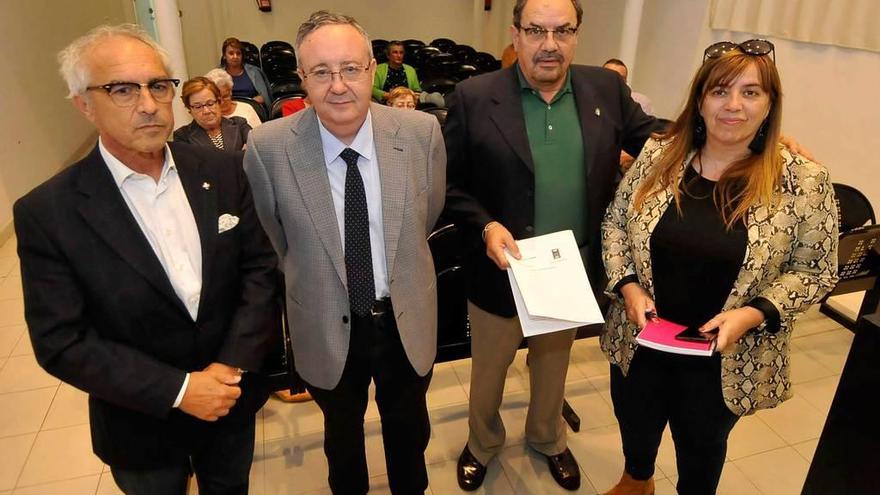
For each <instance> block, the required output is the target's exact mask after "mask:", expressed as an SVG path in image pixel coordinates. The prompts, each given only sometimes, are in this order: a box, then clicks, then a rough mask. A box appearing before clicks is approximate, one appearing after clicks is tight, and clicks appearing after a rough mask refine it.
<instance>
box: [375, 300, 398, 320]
mask: <svg viewBox="0 0 880 495" xmlns="http://www.w3.org/2000/svg"><path fill="white" fill-rule="evenodd" d="M386 314H389V315H392V316H393V308H392V306H391V298H390V297H383V298H382V299H378V300H376V301H373V307H372V308H370V316H372V317H374V318H378V317H382V316H385V315H386Z"/></svg>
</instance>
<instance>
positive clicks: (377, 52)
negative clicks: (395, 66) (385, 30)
mask: <svg viewBox="0 0 880 495" xmlns="http://www.w3.org/2000/svg"><path fill="white" fill-rule="evenodd" d="M372 44H373V58H375V59H376V63H377V64H384V63H385V62H387V61H388V54H387V53H385V48H387V47H388V40H383V39H378V40H373V41H372Z"/></svg>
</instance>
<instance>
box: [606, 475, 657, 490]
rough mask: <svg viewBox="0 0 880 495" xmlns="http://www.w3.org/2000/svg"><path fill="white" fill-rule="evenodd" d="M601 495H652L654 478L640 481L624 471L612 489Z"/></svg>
mask: <svg viewBox="0 0 880 495" xmlns="http://www.w3.org/2000/svg"><path fill="white" fill-rule="evenodd" d="M602 495H654V478H648V479H646V480H644V481H641V480H637V479H634V478H633V477H632V476H630V475H629V473H627V472H626V471H624V472H623V476H621V477H620V481H618V482H617V484H616V485H614V488H612V489H611V490H609V491H607V492H605V493H603V494H602Z"/></svg>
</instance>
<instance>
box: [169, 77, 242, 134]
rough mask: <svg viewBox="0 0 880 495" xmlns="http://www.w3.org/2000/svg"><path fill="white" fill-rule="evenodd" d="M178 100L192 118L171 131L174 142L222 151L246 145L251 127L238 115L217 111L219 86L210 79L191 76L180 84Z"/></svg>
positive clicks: (218, 106)
mask: <svg viewBox="0 0 880 495" xmlns="http://www.w3.org/2000/svg"><path fill="white" fill-rule="evenodd" d="M180 99H181V100H183V105H184V106H185V107H186V109H187V110H189V113H190V115H192V117H193V121H192V122H190V123H189V124H188V125H185V126H183V127H181V128H179V129H177V130H176V131H174V140H175V141H181V142H184V143H191V144H198V145H202V146H213V147H214V148H217V149H221V150H226V151H241V150H242V149H244V147H245V145H247V137H248V133H250V131H251V126H249V125H248V123H247V121H246V120H245V119H243V118H241V117H232V118H228V119H227V118H226V117H223V116H222V115H221V114H220V89H219V88H217V85H216V84H214V83H213V82H212V81H211V80H210V79H208V78H206V77H194V78H192V79H190V80H189V81H187V82H185V83H183V89H182V90H181V91H180Z"/></svg>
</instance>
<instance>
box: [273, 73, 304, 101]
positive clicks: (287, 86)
mask: <svg viewBox="0 0 880 495" xmlns="http://www.w3.org/2000/svg"><path fill="white" fill-rule="evenodd" d="M270 91H272V100H273V101H274V100H275V99H277V98H283V97H285V96H294V95H299V96H303V95H305V94H306V92H305V91H303V89H302V81H301V80H300V79H299V78H298V77H297V78H289V79H282V80H279V81H276V82H274V83H272V87H271V89H270Z"/></svg>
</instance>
